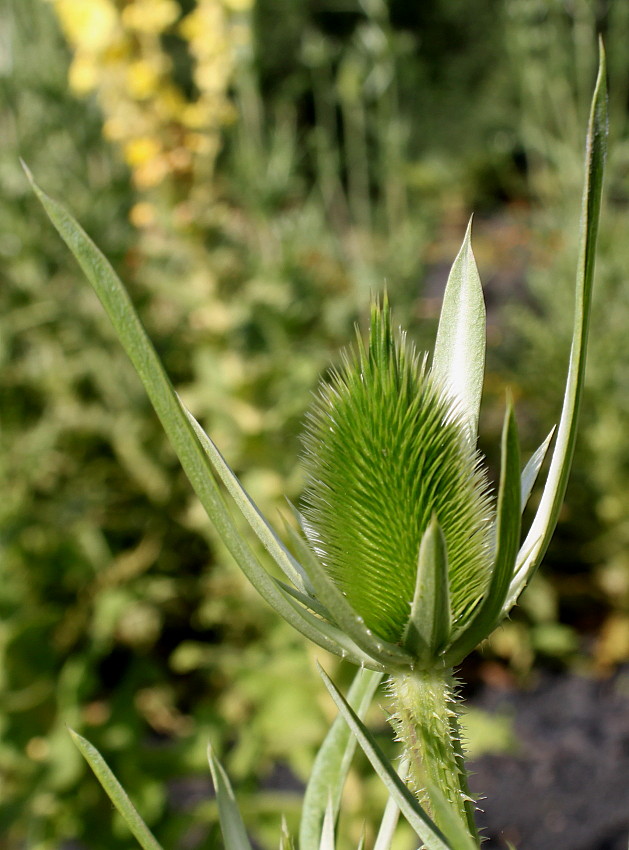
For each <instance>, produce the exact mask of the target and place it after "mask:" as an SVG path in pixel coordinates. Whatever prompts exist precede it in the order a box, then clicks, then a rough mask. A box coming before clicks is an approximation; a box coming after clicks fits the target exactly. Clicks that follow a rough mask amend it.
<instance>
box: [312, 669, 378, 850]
mask: <svg viewBox="0 0 629 850" xmlns="http://www.w3.org/2000/svg"><path fill="white" fill-rule="evenodd" d="M381 681H382V673H375V672H373V671H371V670H359V671H358V673H357V674H356V676H355V677H354V681H353V682H352V685H351V687H350V689H349V693H348V695H347V700H348V702H349V704H350V705H351V706H352V708H353V709H354V711H355V712H356V714H357V715H358V717H360V718H363V717H364V716H365V714H366V713H367V710H368V708H369V706H370V705H371V701H372V700H373V696H374V694H375V692H376V689H377V687H378V685H379V684H380V682H381ZM355 750H356V738H355V737H354V736H353V735H352V734H351V732H350V729H349V726H348V725H347V723H346V722H345V720H344V719H343V717H342V716H341V715H338V717H336V718H335V720H334V723H333V724H332V726H331V727H330V730H329V731H328V734H327V735H326V737H325V740H324V742H323V744H322V745H321V747H320V749H319V751H318V753H317V756H316V758H315V762H314V765H313V767H312V771H311V773H310V778H309V780H308V785H307V786H306V793H305V794H304V802H303V807H302V812H301V821H300V826H299V848H300V850H318V847H319V837H320V834H321V823H322V820H323V817H324V815H325V811H326V808H327V806H328V803H329V802H330V803H331V804H332V813H333V816H334V819H336V817H337V815H338V811H339V807H340V804H341V795H342V793H343V787H344V785H345V780H346V778H347V774H348V771H349V768H350V765H351V762H352V758H353V756H354V752H355Z"/></svg>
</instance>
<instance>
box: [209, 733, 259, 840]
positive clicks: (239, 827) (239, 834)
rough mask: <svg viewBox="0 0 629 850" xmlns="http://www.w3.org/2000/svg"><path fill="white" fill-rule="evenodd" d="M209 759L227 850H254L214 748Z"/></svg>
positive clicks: (210, 749) (210, 751)
mask: <svg viewBox="0 0 629 850" xmlns="http://www.w3.org/2000/svg"><path fill="white" fill-rule="evenodd" d="M207 758H208V762H209V764H210V771H211V773H212V782H213V783H214V791H215V792H216V801H217V803H218V816H219V819H220V822H221V832H222V833H223V841H224V842H225V850H252V847H251V842H250V841H249V839H248V837H247V830H246V829H245V825H244V823H243V820H242V817H241V816H240V812H239V810H238V805H237V803H236V798H235V796H234V792H233V789H232V786H231V783H230V781H229V777H228V776H227V774H226V773H225V770H224V768H223V766H222V764H221V763H220V762H219V761H218V759H217V758H216V757H215V755H214V753H213V752H212V748H211V747H208V748H207Z"/></svg>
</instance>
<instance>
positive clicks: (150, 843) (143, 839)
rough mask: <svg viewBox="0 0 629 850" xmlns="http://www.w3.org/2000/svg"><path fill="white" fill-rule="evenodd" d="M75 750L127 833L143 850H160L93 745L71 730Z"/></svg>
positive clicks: (157, 843) (159, 846)
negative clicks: (106, 797) (105, 795)
mask: <svg viewBox="0 0 629 850" xmlns="http://www.w3.org/2000/svg"><path fill="white" fill-rule="evenodd" d="M68 731H69V732H70V735H71V736H72V740H73V741H74V743H75V744H76V746H77V748H78V749H79V751H80V752H81V754H82V755H83V757H84V758H85V760H86V761H87V763H88V764H89V766H90V767H91V768H92V770H93V771H94V774H95V775H96V778H97V779H98V781H99V782H100V784H101V785H102V786H103V788H104V789H105V791H106V792H107V795H108V797H109V799H110V800H111V802H112V803H113V804H114V806H115V807H116V809H117V810H118V812H119V813H120V814H121V816H122V818H123V820H124V822H125V823H126V824H127V826H128V827H129V831H130V832H131V834H132V835H133V837H134V838H135V839H136V840H137V841H138V843H139V844H140V846H141V847H143V848H144V850H162V847H161V845H160V844H159V842H158V841H157V840H156V838H155V837H154V836H153V833H152V832H151V830H150V829H149V828H148V826H147V825H146V824H145V823H144V821H143V820H142V818H141V817H140V814H139V812H138V810H137V809H136V808H135V806H134V805H133V803H132V802H131V800H130V799H129V797H128V795H127V793H126V791H125V790H124V788H123V787H122V785H121V784H120V783H119V782H118V780H117V779H116V777H115V776H114V774H113V772H112V770H111V768H110V767H109V765H108V764H107V762H106V761H105V759H104V758H103V757H102V756H101V754H100V753H99V752H98V750H97V749H96V747H95V746H94V745H93V744H90V742H89V741H88V740H87V739H86V738H83V737H82V736H81V735H79V734H78V732H75V731H74V730H73V729H69V730H68Z"/></svg>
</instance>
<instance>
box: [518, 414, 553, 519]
mask: <svg viewBox="0 0 629 850" xmlns="http://www.w3.org/2000/svg"><path fill="white" fill-rule="evenodd" d="M554 434H555V429H554V428H553V429H552V431H551V432H550V434H549V435H548V436H547V437H546V439H545V440H544V442H543V443H542V444H541V446H539V448H537V449H536V450H535V452H534V453H533V454H532V455H531V457H530V459H529V462H528V463H527V464H526V466H525V467H524V470H523V471H522V478H521V481H520V508H521V509H522V510H524V508H525V507H526V503H527V502H528V500H529V497H530V495H531V491H532V490H533V487H534V486H535V482H536V481H537V476H538V474H539V471H540V469H541V466H542V464H543V463H544V458H545V457H546V452H547V451H548V446H549V445H550V441H551V440H552V438H553V436H554Z"/></svg>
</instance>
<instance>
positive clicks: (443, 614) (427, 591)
mask: <svg viewBox="0 0 629 850" xmlns="http://www.w3.org/2000/svg"><path fill="white" fill-rule="evenodd" d="M451 629H452V611H451V609H450V586H449V577H448V557H447V553H446V541H445V538H444V536H443V532H442V531H441V528H440V526H439V523H438V521H437V518H436V517H433V518H432V520H431V522H430V524H429V526H428V528H427V529H426V531H425V532H424V536H423V537H422V541H421V544H420V547H419V558H418V564H417V580H416V584H415V593H414V596H413V602H412V605H411V615H410V617H409V620H408V624H407V626H406V630H405V633H404V637H403V643H404V646H405V647H406V648H407V649H408V650H409V651H410V652H412V653H413V654H414V655H415V656H416V657H417V658H420V659H421V658H422V656H423V655H424V654H427V656H428V657H432V658H434V656H435V654H436V653H437V652H438V651H439V649H441V648H442V647H443V646H444V645H445V644H446V642H447V640H448V638H449V637H450V632H451Z"/></svg>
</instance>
